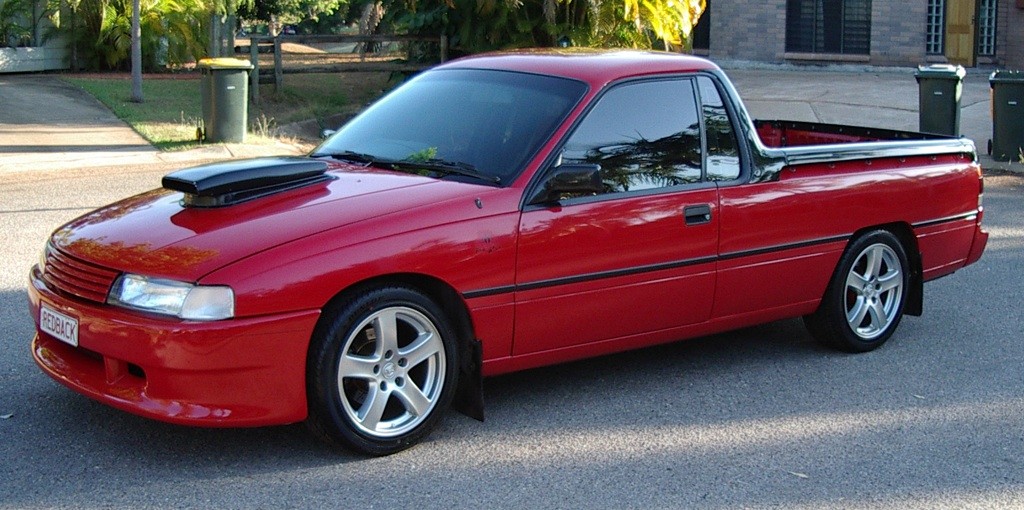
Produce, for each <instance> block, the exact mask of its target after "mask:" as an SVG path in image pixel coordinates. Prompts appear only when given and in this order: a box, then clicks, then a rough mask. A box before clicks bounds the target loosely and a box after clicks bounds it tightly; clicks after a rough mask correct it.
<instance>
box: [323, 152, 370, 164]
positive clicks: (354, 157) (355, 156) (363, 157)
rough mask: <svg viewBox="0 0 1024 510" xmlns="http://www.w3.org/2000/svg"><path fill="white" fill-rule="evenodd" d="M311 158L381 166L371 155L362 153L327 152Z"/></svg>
mask: <svg viewBox="0 0 1024 510" xmlns="http://www.w3.org/2000/svg"><path fill="white" fill-rule="evenodd" d="M310 157H312V158H322V157H329V158H334V159H340V160H342V161H348V162H349V163H358V164H360V165H377V164H381V162H382V161H386V160H382V159H380V158H378V157H376V156H373V155H371V154H363V153H362V152H352V151H342V152H328V153H316V154H311V155H310Z"/></svg>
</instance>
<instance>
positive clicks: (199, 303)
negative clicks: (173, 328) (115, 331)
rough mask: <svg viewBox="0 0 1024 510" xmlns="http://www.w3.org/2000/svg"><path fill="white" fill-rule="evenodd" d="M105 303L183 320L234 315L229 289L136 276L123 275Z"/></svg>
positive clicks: (210, 318) (232, 300)
mask: <svg viewBox="0 0 1024 510" xmlns="http://www.w3.org/2000/svg"><path fill="white" fill-rule="evenodd" d="M107 302H108V303H110V304H112V305H116V306H123V307H125V308H131V309H134V310H142V311H145V312H153V313H159V314H163V315H173V316H175V317H179V318H182V319H188V320H197V321H216V320H221V319H230V318H231V317H234V316H235V293H234V291H232V290H231V287H224V286H212V285H193V284H191V283H185V282H176V281H173V280H164V279H160V278H150V277H147V276H141V275H136V274H123V275H121V276H120V277H118V279H117V280H115V281H114V285H113V286H112V287H111V288H110V296H109V297H107Z"/></svg>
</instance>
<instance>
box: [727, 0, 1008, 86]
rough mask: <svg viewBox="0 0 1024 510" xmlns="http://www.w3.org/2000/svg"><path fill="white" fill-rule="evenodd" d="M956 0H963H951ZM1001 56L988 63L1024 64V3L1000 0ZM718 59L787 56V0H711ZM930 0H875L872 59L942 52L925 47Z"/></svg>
mask: <svg viewBox="0 0 1024 510" xmlns="http://www.w3.org/2000/svg"><path fill="white" fill-rule="evenodd" d="M946 1H947V2H954V1H957V0H946ZM998 2H999V3H998V6H997V7H998V13H997V20H996V23H997V25H996V57H995V59H990V58H981V59H979V62H978V63H979V64H981V65H983V66H987V65H998V66H1001V67H1006V68H1010V69H1020V70H1024V9H1018V8H1017V0H998ZM708 5H709V7H708V8H709V9H710V10H711V44H710V46H711V47H710V49H709V51H708V55H709V56H710V57H711V58H712V59H716V58H718V59H731V60H752V61H760V62H773V63H781V62H785V61H786V59H785V52H786V0H764V1H763V2H750V1H747V0H708ZM927 21H928V0H872V2H871V56H870V59H869V60H868V61H867V62H864V63H867V64H870V65H881V66H916V65H919V64H925V63H928V62H934V61H945V59H944V58H942V57H935V56H929V55H927V54H926V53H925V35H926V34H925V33H926V24H927Z"/></svg>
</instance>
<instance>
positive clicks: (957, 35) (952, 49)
mask: <svg viewBox="0 0 1024 510" xmlns="http://www.w3.org/2000/svg"><path fill="white" fill-rule="evenodd" d="M976 9H977V5H976V0H948V1H947V2H946V58H948V59H949V62H950V63H952V64H960V65H962V66H965V67H974V16H975V13H976Z"/></svg>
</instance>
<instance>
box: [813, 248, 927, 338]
mask: <svg viewBox="0 0 1024 510" xmlns="http://www.w3.org/2000/svg"><path fill="white" fill-rule="evenodd" d="M909 268H910V264H909V263H908V261H907V253H906V250H905V249H904V248H903V245H902V244H901V243H900V240H899V239H898V238H897V237H896V236H895V235H893V234H892V232H889V231H887V230H874V231H871V232H868V233H866V234H864V235H862V236H860V237H858V238H856V239H855V240H854V241H853V242H852V243H850V245H849V247H847V249H846V251H845V252H844V253H843V256H842V258H840V259H839V264H838V265H837V266H836V271H835V273H834V274H833V275H832V280H831V281H830V282H829V286H828V288H827V289H826V290H825V295H824V297H823V298H822V300H821V304H820V305H819V306H818V310H817V311H816V312H814V313H813V314H812V315H808V316H806V317H804V323H805V324H806V325H807V329H808V330H810V332H811V334H812V336H814V337H815V338H816V339H817V340H818V341H820V342H822V343H824V344H826V345H829V346H830V347H834V348H837V349H840V350H844V351H847V352H867V351H870V350H873V349H877V348H878V347H880V346H881V345H882V344H884V343H885V341H886V340H888V339H889V337H891V336H892V334H893V332H895V331H896V327H897V326H898V325H899V323H900V320H901V319H902V318H903V308H904V305H905V303H906V299H907V292H908V289H909V284H910V269H909Z"/></svg>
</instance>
